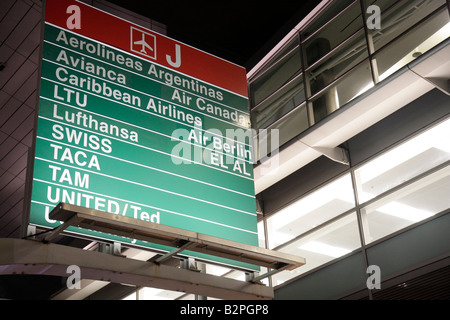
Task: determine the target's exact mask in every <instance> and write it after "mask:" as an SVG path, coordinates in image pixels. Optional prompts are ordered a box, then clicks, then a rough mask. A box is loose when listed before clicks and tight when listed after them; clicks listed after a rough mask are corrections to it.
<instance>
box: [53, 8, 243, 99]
mask: <svg viewBox="0 0 450 320" xmlns="http://www.w3.org/2000/svg"><path fill="white" fill-rule="evenodd" d="M46 7H47V9H46V13H45V20H46V21H47V22H49V23H52V24H54V25H57V26H59V27H61V28H65V29H68V30H71V31H73V32H76V33H78V34H80V35H83V36H86V37H88V38H91V39H94V40H97V41H100V42H103V43H106V44H109V45H111V46H113V47H116V48H119V49H121V50H124V51H127V52H129V53H131V54H134V55H136V56H139V57H142V58H144V59H147V60H149V61H151V62H155V63H157V64H160V65H163V66H165V67H168V68H171V69H173V70H176V71H178V72H180V73H183V74H186V75H189V76H191V77H194V78H196V79H199V80H203V81H205V82H208V83H210V84H213V85H215V86H218V87H220V88H223V89H226V90H229V91H231V92H234V93H237V94H240V95H242V96H245V97H247V80H246V79H247V78H246V70H245V69H244V68H243V67H240V66H238V65H236V64H233V63H231V62H228V61H226V60H223V59H221V58H218V57H216V56H214V55H211V54H208V53H206V52H204V51H201V50H198V49H195V48H193V47H191V46H188V45H186V44H183V43H180V42H178V41H176V40H173V39H171V38H169V37H166V36H164V35H161V34H159V33H156V32H154V31H151V30H149V29H146V28H143V27H141V26H139V25H136V24H133V23H131V22H129V21H126V20H123V19H121V18H118V17H116V16H113V15H111V14H109V13H106V12H104V11H101V10H98V9H96V8H94V7H91V6H89V5H86V4H84V3H82V2H78V1H75V0H47V6H46Z"/></svg>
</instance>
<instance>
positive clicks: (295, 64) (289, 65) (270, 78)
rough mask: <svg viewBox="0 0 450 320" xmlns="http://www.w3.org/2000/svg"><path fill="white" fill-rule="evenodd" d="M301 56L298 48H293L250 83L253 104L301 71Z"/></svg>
mask: <svg viewBox="0 0 450 320" xmlns="http://www.w3.org/2000/svg"><path fill="white" fill-rule="evenodd" d="M301 69H302V68H301V58H300V51H299V50H298V49H293V50H291V51H290V52H289V53H288V54H287V56H285V57H283V58H282V59H281V60H280V61H278V62H277V63H276V64H274V65H272V66H271V67H270V69H269V70H267V71H266V72H265V73H264V74H262V75H261V76H260V77H258V78H257V79H256V80H254V81H252V82H251V83H250V88H249V91H250V94H251V102H252V106H253V107H255V106H257V105H258V104H259V103H261V101H263V100H264V99H266V98H267V97H268V96H270V95H271V94H272V93H274V92H275V91H277V90H278V89H280V88H281V87H283V86H284V85H285V84H287V83H288V82H289V81H290V80H292V79H293V78H294V77H295V76H297V75H298V74H299V73H300V72H301Z"/></svg>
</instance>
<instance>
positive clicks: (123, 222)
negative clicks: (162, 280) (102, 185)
mask: <svg viewBox="0 0 450 320" xmlns="http://www.w3.org/2000/svg"><path fill="white" fill-rule="evenodd" d="M49 218H50V219H53V220H59V221H63V222H64V223H63V224H61V226H59V227H57V228H55V229H53V230H52V231H51V232H50V233H49V234H48V235H47V236H46V237H45V238H44V241H47V242H48V241H50V240H51V239H52V238H54V237H55V236H57V235H58V234H60V233H61V232H63V231H64V230H65V229H66V228H68V227H69V226H78V227H81V228H85V229H89V230H94V231H100V232H107V233H110V234H115V235H119V236H125V237H128V238H132V239H138V240H144V241H148V242H150V243H155V244H160V245H166V246H170V247H173V248H174V250H173V251H171V252H169V253H167V254H165V255H163V256H162V257H160V258H159V259H158V260H157V261H156V263H161V262H162V261H164V260H166V259H168V258H169V257H171V256H174V255H177V254H179V253H180V252H182V251H183V250H187V249H188V250H190V251H195V252H200V253H205V254H209V255H213V256H218V257H222V258H227V259H232V260H236V261H242V262H246V263H250V264H253V265H258V266H262V267H266V268H269V269H274V271H271V272H270V274H273V273H274V272H280V271H283V270H293V269H296V268H297V267H300V266H302V265H304V264H305V259H304V258H302V257H298V256H294V255H290V254H286V253H282V252H277V251H273V250H268V249H265V248H260V247H256V246H251V245H247V244H243V243H239V242H235V241H230V240H226V239H222V238H217V237H213V236H209V235H205V234H201V233H197V232H193V231H189V230H184V229H180V228H175V227H171V226H165V225H161V224H157V223H153V222H148V221H143V220H137V219H133V218H130V217H125V216H121V215H116V214H111V213H108V212H104V211H99V210H94V209H89V208H86V207H80V206H76V205H71V204H68V203H59V204H58V205H57V206H56V207H55V208H54V209H53V210H52V211H51V212H50V214H49ZM261 278H264V277H261V276H260V277H258V279H253V281H256V280H259V279H261Z"/></svg>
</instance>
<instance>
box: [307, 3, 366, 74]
mask: <svg viewBox="0 0 450 320" xmlns="http://www.w3.org/2000/svg"><path fill="white" fill-rule="evenodd" d="M336 2H341V1H336ZM330 10H332V8H331V9H329V11H328V12H327V13H325V14H323V16H324V18H326V19H328V21H329V23H328V24H326V25H325V26H324V27H323V28H322V29H320V30H319V31H318V32H316V33H315V34H314V35H312V36H310V37H309V38H308V39H306V40H305V42H304V43H303V45H302V48H303V51H304V56H305V64H306V65H305V68H306V67H309V66H311V65H313V64H314V63H315V62H316V61H318V60H320V59H321V58H322V57H323V56H325V55H326V54H327V53H329V52H330V51H331V50H333V49H334V48H336V47H337V46H338V45H340V44H341V43H342V42H344V41H345V40H346V39H347V38H349V37H350V36H351V35H353V34H354V33H356V32H357V31H358V30H360V29H361V28H362V27H363V17H362V14H361V7H360V4H359V1H355V2H354V3H353V4H352V5H351V6H350V7H349V8H347V9H346V10H345V11H344V12H341V13H339V15H338V16H335V15H334V14H333V15H331V14H330V13H331V11H330ZM330 20H331V21H330ZM328 21H327V22H328ZM309 30H311V28H307V29H306V30H305V31H304V32H303V33H302V34H303V37H308V36H309V34H308V32H309Z"/></svg>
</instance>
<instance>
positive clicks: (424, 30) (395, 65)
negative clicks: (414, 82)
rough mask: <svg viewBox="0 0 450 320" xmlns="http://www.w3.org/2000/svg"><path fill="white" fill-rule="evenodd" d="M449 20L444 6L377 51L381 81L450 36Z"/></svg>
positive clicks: (376, 57)
mask: <svg viewBox="0 0 450 320" xmlns="http://www.w3.org/2000/svg"><path fill="white" fill-rule="evenodd" d="M449 21H450V20H449V14H448V10H447V8H444V9H443V10H441V11H439V12H438V13H436V14H435V15H433V16H432V17H430V18H429V19H428V20H425V21H423V22H422V23H421V24H420V25H418V26H417V27H416V28H414V29H412V30H410V31H409V32H407V33H406V34H404V35H403V36H402V37H400V38H399V39H397V40H395V41H394V42H393V43H392V44H390V45H389V46H388V47H386V48H384V49H383V50H381V51H380V52H379V53H377V54H376V56H375V59H376V62H377V67H378V74H379V75H380V76H379V79H380V81H382V80H384V79H386V78H387V77H389V76H390V75H391V74H393V73H394V72H396V71H397V70H399V69H401V68H402V67H404V66H405V65H407V64H408V63H410V62H411V61H413V60H414V59H416V58H418V57H420V56H421V55H422V54H423V53H425V52H427V51H428V50H430V49H432V48H433V47H434V46H436V45H438V44H439V43H441V42H442V41H444V40H446V39H447V38H448V37H450V23H449Z"/></svg>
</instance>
